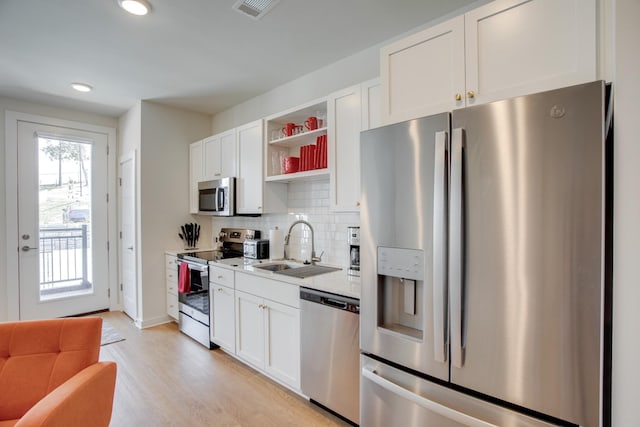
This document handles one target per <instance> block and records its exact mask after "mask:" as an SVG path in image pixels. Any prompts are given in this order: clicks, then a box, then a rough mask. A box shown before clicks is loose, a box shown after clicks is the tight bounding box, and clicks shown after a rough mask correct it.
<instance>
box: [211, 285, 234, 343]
mask: <svg viewBox="0 0 640 427" xmlns="http://www.w3.org/2000/svg"><path fill="white" fill-rule="evenodd" d="M209 295H210V296H211V299H212V301H211V304H210V306H211V307H213V310H212V313H211V316H212V319H211V325H212V327H211V341H212V342H214V343H216V344H218V345H219V346H220V347H222V348H224V349H225V350H227V351H229V352H230V353H235V352H236V310H235V298H234V297H235V296H234V292H233V289H232V288H228V287H226V286H222V285H218V284H215V283H212V284H211V290H210V292H209Z"/></svg>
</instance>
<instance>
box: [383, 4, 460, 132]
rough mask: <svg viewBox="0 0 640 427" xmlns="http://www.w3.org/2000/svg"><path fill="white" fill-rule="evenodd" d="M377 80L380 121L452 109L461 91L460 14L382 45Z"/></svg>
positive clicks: (404, 118)
mask: <svg viewBox="0 0 640 427" xmlns="http://www.w3.org/2000/svg"><path fill="white" fill-rule="evenodd" d="M380 79H381V81H382V97H381V98H382V122H383V123H384V124H389V123H397V122H401V121H403V120H408V119H411V118H415V117H422V116H426V115H429V114H433V113H436V112H442V111H448V110H451V109H453V108H455V107H456V99H455V94H456V93H464V17H463V16H459V17H457V18H454V19H451V20H449V21H447V22H444V23H442V24H439V25H436V26H434V27H431V28H429V29H427V30H425V31H422V32H420V33H417V34H413V35H411V36H409V37H407V38H405V39H402V40H399V41H397V42H395V43H393V44H390V45H388V46H385V47H383V48H382V49H381V50H380ZM461 91H462V92H461Z"/></svg>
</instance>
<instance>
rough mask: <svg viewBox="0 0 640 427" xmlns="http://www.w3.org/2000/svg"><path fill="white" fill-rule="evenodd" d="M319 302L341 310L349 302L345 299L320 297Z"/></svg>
mask: <svg viewBox="0 0 640 427" xmlns="http://www.w3.org/2000/svg"><path fill="white" fill-rule="evenodd" d="M320 303H321V304H323V305H328V306H331V307H334V308H339V309H341V310H346V309H347V307H348V306H349V304H347V302H346V301H338V300H335V299H333V298H327V297H322V298H320Z"/></svg>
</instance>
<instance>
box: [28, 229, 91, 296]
mask: <svg viewBox="0 0 640 427" xmlns="http://www.w3.org/2000/svg"><path fill="white" fill-rule="evenodd" d="M89 247H90V242H89V233H88V225H87V224H83V225H81V226H80V227H69V228H67V227H58V228H41V229H40V249H39V252H40V254H39V255H40V293H41V294H47V293H57V292H61V291H64V292H66V291H68V290H70V289H71V288H72V289H73V290H80V289H86V288H90V287H91V283H90V280H89V277H88V260H89Z"/></svg>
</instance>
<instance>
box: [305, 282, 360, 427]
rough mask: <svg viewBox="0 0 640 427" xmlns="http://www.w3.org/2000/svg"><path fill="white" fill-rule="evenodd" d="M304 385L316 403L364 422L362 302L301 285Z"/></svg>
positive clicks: (345, 416) (354, 420)
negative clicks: (362, 417)
mask: <svg viewBox="0 0 640 427" xmlns="http://www.w3.org/2000/svg"><path fill="white" fill-rule="evenodd" d="M300 317H301V329H302V331H301V332H302V338H301V340H300V344H301V357H302V361H301V365H302V366H301V367H302V372H301V386H302V392H303V393H304V394H305V395H307V396H308V397H309V398H310V399H311V401H312V402H314V403H316V404H319V405H320V406H323V407H325V408H327V409H329V410H331V411H333V412H335V413H337V414H338V415H340V416H342V417H344V418H346V419H347V420H349V421H351V422H352V423H355V424H359V423H360V414H359V406H360V404H359V401H360V359H359V355H360V301H359V300H358V299H354V298H348V297H343V296H340V295H335V294H331V293H328V292H321V291H317V290H315V289H309V288H300Z"/></svg>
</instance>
